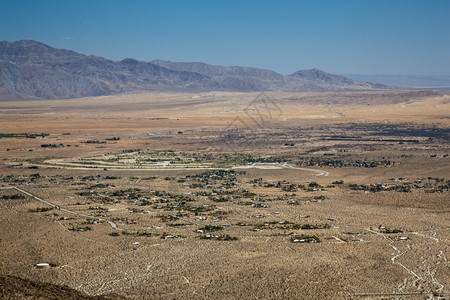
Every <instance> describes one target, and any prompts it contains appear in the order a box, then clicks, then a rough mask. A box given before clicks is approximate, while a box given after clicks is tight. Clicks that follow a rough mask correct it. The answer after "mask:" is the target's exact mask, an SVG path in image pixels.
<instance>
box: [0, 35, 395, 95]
mask: <svg viewBox="0 0 450 300" xmlns="http://www.w3.org/2000/svg"><path fill="white" fill-rule="evenodd" d="M378 89H387V87H386V86H383V85H380V84H370V83H364V82H358V81H354V80H351V79H348V78H345V77H342V76H338V75H333V74H329V73H326V72H323V71H321V70H318V69H312V70H304V71H298V72H295V73H293V74H291V75H288V76H285V75H282V74H279V73H276V72H274V71H270V70H264V69H258V68H251V67H239V66H234V67H225V66H213V65H208V64H205V63H178V62H170V61H163V60H154V61H152V62H142V61H137V60H135V59H132V58H126V59H124V60H121V61H112V60H109V59H105V58H102V57H97V56H86V55H83V54H80V53H77V52H74V51H71V50H65V49H55V48H52V47H50V46H48V45H45V44H43V43H40V42H36V41H33V40H22V41H17V42H13V43H10V42H6V41H1V42H0V100H18V99H55V98H78V97H87V96H102V95H110V94H118V93H130V92H142V91H185V92H204V91H286V92H288V91H296V92H298V91H358V90H378Z"/></svg>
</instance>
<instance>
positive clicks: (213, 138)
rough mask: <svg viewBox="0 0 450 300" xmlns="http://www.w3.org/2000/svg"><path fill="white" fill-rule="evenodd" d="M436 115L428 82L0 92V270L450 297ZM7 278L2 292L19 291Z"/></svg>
mask: <svg viewBox="0 0 450 300" xmlns="http://www.w3.org/2000/svg"><path fill="white" fill-rule="evenodd" d="M449 125H450V93H449V92H444V91H387V92H370V93H369V92H351V93H350V92H349V93H262V94H260V93H226V92H217V93H203V94H186V93H147V94H131V95H120V96H110V97H95V98H82V99H70V100H48V101H43V100H36V101H2V102H0V128H1V130H0V137H1V140H0V153H1V156H0V227H1V228H2V229H3V230H2V231H1V233H0V275H1V276H3V277H2V278H6V277H5V276H15V277H20V278H21V279H24V280H32V281H37V282H41V283H48V284H56V285H64V286H68V287H70V288H73V289H75V290H76V291H79V292H82V293H83V294H84V295H85V297H87V298H88V297H89V296H101V295H108V294H110V296H109V297H110V298H109V299H115V298H117V299H118V298H120V297H126V298H129V299H448V298H449V297H450V262H449V258H450V196H449V195H450V194H449V193H450V191H449V188H450V178H449V174H450V163H449V162H450V157H449V154H450V148H449V146H450V144H449V132H450V130H449ZM38 263H48V264H49V266H48V267H46V268H38V267H37V266H36V265H37V264H38ZM3 282H10V284H11V285H12V284H13V283H11V282H12V281H3ZM15 282H16V283H15V285H16V286H14V288H16V289H15V294H14V293H13V292H8V293H9V294H6V292H5V294H3V295H2V294H1V292H0V296H3V297H10V298H9V299H14V298H17V299H29V298H27V297H30V295H31V294H32V293H33V292H31V291H28V292H27V293H28V294H26V293H25V292H21V291H20V284H21V283H17V282H18V281H15ZM5 290H6V289H5ZM48 293H50V294H51V293H52V292H48ZM55 293H56V292H55ZM111 294H112V295H111ZM11 295H12V296H11ZM38 296H39V295H38ZM38 296H36V297H37V299H39V298H38ZM44 296H45V295H44ZM44 296H42V297H44ZM87 298H86V299H87ZM74 299H75V298H74Z"/></svg>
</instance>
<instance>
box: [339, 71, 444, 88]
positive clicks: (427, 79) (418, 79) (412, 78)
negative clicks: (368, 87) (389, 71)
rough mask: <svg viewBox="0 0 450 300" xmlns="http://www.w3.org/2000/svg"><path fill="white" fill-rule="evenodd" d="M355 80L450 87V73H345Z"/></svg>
mask: <svg viewBox="0 0 450 300" xmlns="http://www.w3.org/2000/svg"><path fill="white" fill-rule="evenodd" d="M344 76H346V77H348V78H351V79H353V80H361V81H370V82H375V83H380V84H385V85H389V86H397V87H409V88H430V89H450V75H434V76H426V75H377V74H375V75H360V74H348V75H344Z"/></svg>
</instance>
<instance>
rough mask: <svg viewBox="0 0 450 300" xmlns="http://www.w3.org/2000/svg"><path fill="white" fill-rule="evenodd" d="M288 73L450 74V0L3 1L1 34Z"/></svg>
mask: <svg viewBox="0 0 450 300" xmlns="http://www.w3.org/2000/svg"><path fill="white" fill-rule="evenodd" d="M21 39H33V40H37V41H40V42H43V43H45V44H48V45H50V46H52V47H55V48H65V49H71V50H74V51H77V52H80V53H83V54H87V55H97V56H102V57H105V58H109V59H113V60H121V59H124V58H127V57H132V58H135V59H138V60H143V61H151V60H153V59H164V60H171V61H202V62H206V63H209V64H217V65H241V66H253V67H259V68H267V69H271V70H274V71H277V72H280V73H282V74H289V73H292V72H295V71H297V70H301V69H310V68H314V67H316V68H320V69H323V70H325V71H327V72H331V73H336V74H350V73H353V74H421V75H438V74H441V75H450V0H424V1H417V0H389V1H384V0H359V1H351V0H347V1H344V0H342V1H340V0H333V1H325V0H315V1H307V0H303V1H302V0H297V1H287V0H284V1H283V0H279V1H275V0H273V1H266V0H259V1H256V0H254V1H252V0H247V1H244V0H241V1H237V0H236V1H234V0H228V1H225V0H224V1H218V0H215V1H214V0H210V1H206V0H198V1H194V0H193V1H189V0H184V1H183V0H178V1H174V0H160V1H150V0H147V1H138V0H134V1H126V0H123V1H116V0H104V1H96V0H90V1H89V0H78V1H74V0H73V1H69V0H45V1H44V0H42V1H39V0H24V1H22V0H0V40H7V41H10V42H12V41H17V40H21Z"/></svg>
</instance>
